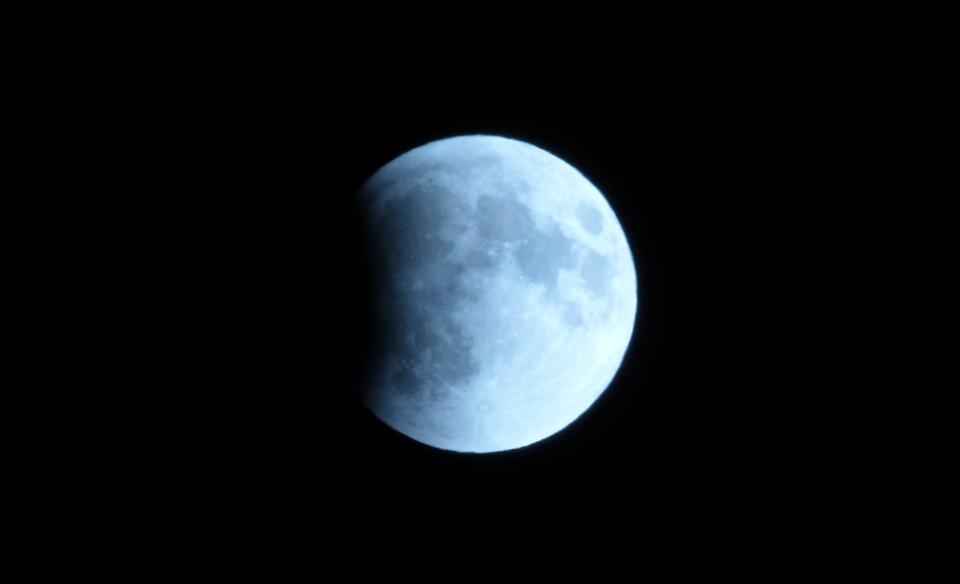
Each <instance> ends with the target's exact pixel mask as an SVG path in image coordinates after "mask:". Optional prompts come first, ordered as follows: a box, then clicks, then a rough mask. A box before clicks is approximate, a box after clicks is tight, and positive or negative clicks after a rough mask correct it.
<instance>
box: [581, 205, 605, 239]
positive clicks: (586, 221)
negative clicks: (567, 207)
mask: <svg viewBox="0 0 960 584" xmlns="http://www.w3.org/2000/svg"><path fill="white" fill-rule="evenodd" d="M577 219H578V220H579V221H580V225H582V226H583V228H584V229H586V230H587V232H588V233H592V234H593V235H597V234H598V233H600V232H601V231H603V215H601V214H600V211H597V210H596V209H595V208H594V207H592V206H590V205H588V204H586V203H580V205H579V206H578V207H577Z"/></svg>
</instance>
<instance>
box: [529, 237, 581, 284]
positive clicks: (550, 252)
mask: <svg viewBox="0 0 960 584" xmlns="http://www.w3.org/2000/svg"><path fill="white" fill-rule="evenodd" d="M573 244H574V242H573V240H571V239H569V238H567V237H564V236H563V234H562V233H560V231H559V230H558V229H556V228H553V229H551V230H550V231H549V232H547V233H544V232H542V231H539V230H536V229H535V230H533V231H532V232H531V233H530V235H529V237H527V239H526V241H524V242H523V243H522V244H520V246H519V247H517V249H516V251H515V252H514V257H515V258H516V260H517V264H518V265H519V266H520V271H521V272H523V274H524V275H525V276H527V277H528V278H530V279H531V280H533V281H534V282H537V283H539V284H543V285H544V286H546V287H547V290H552V289H553V288H555V287H556V285H557V276H558V275H559V274H560V270H561V269H572V268H573V267H574V266H575V265H576V264H575V258H574V256H573Z"/></svg>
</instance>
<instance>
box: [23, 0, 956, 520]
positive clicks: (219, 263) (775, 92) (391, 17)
mask: <svg viewBox="0 0 960 584" xmlns="http://www.w3.org/2000/svg"><path fill="white" fill-rule="evenodd" d="M901 8H902V7H901ZM71 10H75V9H71ZM93 10H94V12H95V13H96V14H99V15H100V16H99V17H97V16H93V17H91V20H95V21H96V24H91V26H90V27H89V28H88V29H87V30H88V31H89V34H84V35H81V36H83V38H82V39H79V38H78V37H76V35H78V34H79V33H77V32H76V30H77V29H72V30H73V31H74V35H73V36H65V37H62V44H60V45H56V44H52V45H48V48H47V50H49V51H50V54H49V55H45V56H44V57H42V58H43V59H44V67H43V68H37V69H36V71H40V72H42V73H43V74H44V76H45V78H46V79H47V80H48V81H49V80H50V79H51V78H54V79H56V80H57V81H56V83H55V84H54V85H55V87H52V88H51V89H50V90H49V91H39V92H38V93H37V95H36V99H34V100H33V101H32V102H31V107H34V108H37V109H36V111H38V112H43V119H44V120H45V122H44V127H48V129H49V130H50V133H48V135H56V136H59V137H60V138H59V139H58V140H57V141H56V142H57V144H58V145H59V146H58V147H59V148H61V149H62V150H61V151H60V152H61V153H64V152H69V153H73V154H72V155H71V156H64V157H63V159H64V160H65V163H64V167H63V172H64V173H65V175H66V174H69V175H70V176H72V177H74V179H75V180H77V181H79V182H80V183H83V184H89V185H94V186H95V188H92V187H91V188H90V189H84V192H91V193H92V195H91V197H90V202H89V203H84V205H87V206H86V207H85V210H86V211H87V212H93V213H95V214H97V215H98V216H99V217H100V218H101V219H102V220H104V221H105V223H106V224H109V225H110V226H111V227H110V229H111V230H116V233H117V235H116V236H114V237H113V238H110V241H113V242H119V244H117V243H113V244H109V245H108V244H107V243H104V249H106V250H109V251H108V257H109V258H110V259H109V260H108V261H107V267H106V268H105V270H106V271H105V273H108V274H111V277H112V278H118V281H120V282H122V283H123V285H122V287H121V288H114V289H113V290H114V292H113V293H112V296H111V298H113V299H114V300H111V302H116V303H118V305H122V306H124V307H127V309H128V310H127V311H126V312H125V314H127V315H128V317H127V318H128V320H127V321H125V322H126V324H125V328H124V330H126V331H128V334H129V335H131V336H130V337H129V338H131V339H132V338H134V337H137V338H139V337H140V336H141V335H142V334H144V333H147V334H146V336H147V337H148V338H149V342H148V343H147V344H146V345H138V344H136V343H133V342H132V341H131V343H126V344H125V347H124V348H123V349H122V354H123V355H125V357H124V358H123V359H121V361H122V362H123V363H124V366H123V367H124V368H125V371H126V373H125V376H124V379H126V380H127V382H126V387H127V390H126V393H125V395H127V396H128V397H126V398H125V399H124V400H120V401H119V402H117V401H110V402H109V403H110V404H111V405H110V406H109V408H108V409H110V411H112V412H114V413H115V414H116V415H115V416H113V418H114V419H121V420H123V421H122V422H121V423H122V424H123V425H124V427H128V433H126V434H125V435H128V436H133V438H130V439H129V440H124V441H123V444H122V445H120V446H114V447H115V448H117V449H118V450H117V453H116V458H115V460H114V462H113V463H111V464H112V468H115V469H116V468H123V469H126V470H125V472H129V473H132V476H139V477H140V478H142V480H143V481H144V482H145V483H147V484H150V485H151V489H155V490H156V492H157V493H161V494H163V493H165V495H164V496H161V497H158V498H156V499H155V501H156V503H155V504H156V505H158V506H159V508H160V509H163V508H164V507H168V508H169V509H170V510H171V512H174V511H175V510H177V509H182V508H183V504H184V503H187V504H188V506H191V505H197V506H199V507H202V508H203V509H205V510H206V511H209V512H211V513H217V514H218V515H222V519H223V521H225V522H226V524H230V525H232V524H233V523H231V522H236V524H237V525H239V524H240V523H243V521H246V520H250V518H251V517H260V516H262V517H267V516H270V515H271V514H272V513H277V514H279V515H285V516H290V515H298V516H299V514H303V515H305V516H309V517H314V518H315V517H327V518H332V517H334V516H336V517H341V516H344V517H350V518H352V519H344V520H343V521H342V522H338V523H336V524H337V525H345V524H350V523H353V522H354V520H355V521H356V522H359V523H360V524H362V525H367V526H378V527H377V528H376V530H380V529H381V528H382V529H388V530H389V529H394V528H395V527H390V526H395V525H405V524H408V522H409V521H413V520H414V519H415V520H416V521H420V522H431V521H449V522H456V521H457V520H458V518H462V517H464V516H475V515H483V513H480V512H478V511H484V512H485V511H490V513H491V515H489V516H488V519H489V520H490V521H501V522H503V521H507V520H508V518H511V517H512V518H516V517H525V516H526V515H525V514H526V513H529V512H531V511H532V510H536V511H537V512H539V513H542V515H543V516H547V517H554V518H556V517H558V516H559V515H564V516H570V517H578V516H584V517H585V516H590V517H594V518H596V517H601V518H602V517H608V518H618V519H617V521H620V520H623V521H626V522H628V523H631V524H637V523H638V522H639V523H642V522H643V521H647V520H649V519H650V518H652V517H658V518H661V519H664V520H666V522H673V523H679V524H686V523H685V522H690V521H698V520H702V519H703V518H705V517H722V518H725V520H732V519H733V518H741V519H742V518H744V517H748V516H749V517H754V518H768V517H778V516H783V514H790V515H802V514H803V513H805V512H807V511H811V510H816V509H821V508H822V506H821V503H822V502H823V500H824V499H825V498H826V499H831V498H832V495H831V494H830V493H832V492H833V491H832V490H831V489H834V488H839V487H836V485H838V484H843V483H844V478H845V477H847V478H848V477H850V476H851V474H852V473H854V472H855V471H854V470H853V469H855V468H857V465H858V464H859V462H858V461H862V460H864V458H865V457H872V456H874V455H876V453H875V452H872V451H871V450H870V448H869V447H865V446H864V445H863V443H862V442H859V441H856V440H854V442H856V446H854V445H853V443H852V442H851V441H850V440H848V438H851V437H852V435H854V434H856V432H855V431H853V430H852V429H850V426H849V423H850V421H851V420H855V419H856V418H857V414H855V413H851V409H850V406H851V405H854V404H858V405H862V404H863V402H862V401H859V398H860V396H861V394H860V392H861V391H862V389H860V388H856V387H855V386H856V385H857V382H856V379H857V377H856V376H855V375H854V373H853V372H852V371H851V368H850V367H849V365H850V364H851V363H854V362H860V361H858V359H859V358H860V355H858V351H859V350H858V348H857V346H856V345H855V343H854V342H853V340H852V338H853V335H854V331H856V332H857V333H862V332H863V331H864V329H863V326H865V325H864V323H866V322H870V319H869V318H867V317H865V316H864V315H863V314H862V310H863V309H864V307H865V306H867V305H869V304H870V303H871V302H872V299H871V297H870V296H869V295H866V294H864V293H863V289H862V288H860V287H858V286H856V285H855V284H856V283H857V282H858V281H859V278H860V275H861V273H862V272H863V271H865V270H868V269H870V268H871V267H873V266H876V264H877V262H878V261H879V259H878V258H877V257H876V255H875V253H874V252H875V248H874V247H873V246H871V245H870V244H869V242H870V241H872V240H873V239H872V238H874V236H875V235H876V232H875V231H874V229H876V228H877V227H878V226H877V224H876V222H875V221H874V219H873V218H874V216H875V211H876V208H877V206H878V205H882V204H883V201H886V200H887V199H888V198H889V195H890V193H892V192H894V191H896V190H898V189H899V187H900V186H901V185H903V184H907V183H908V182H909V181H911V180H912V177H913V174H912V171H911V170H909V169H908V168H907V163H906V162H905V160H906V159H905V158H904V155H903V151H904V145H905V144H921V145H922V143H923V141H922V140H920V139H919V137H918V135H917V134H915V132H917V131H918V128H924V127H929V126H930V125H931V124H935V123H937V122H938V120H939V119H940V118H938V117H937V116H938V115H939V114H936V113H934V112H935V106H936V104H937V101H936V100H937V99H939V97H938V96H940V95H941V94H940V93H938V92H937V91H936V90H935V87H933V86H936V85H937V84H939V83H941V81H939V79H940V78H941V77H939V76H937V75H933V74H931V71H932V70H933V69H935V68H936V67H935V65H934V64H931V63H930V62H929V61H927V60H925V58H923V57H922V56H923V55H930V54H938V53H939V48H938V46H937V43H938V42H940V40H938V39H941V38H943V37H941V36H938V34H934V33H931V34H930V35H920V34H917V35H916V36H915V37H911V38H910V39H904V38H903V37H897V38H900V39H901V40H899V41H898V40H896V38H893V37H895V35H892V34H891V33H890V32H889V31H890V30H891V27H893V26H894V24H895V22H896V21H897V20H898V18H899V16H898V14H897V13H896V12H895V11H894V10H892V9H889V8H887V7H883V6H873V7H870V8H869V10H870V14H872V15H873V20H875V21H877V22H876V23H875V24H872V23H871V19H870V18H865V17H864V15H863V14H862V13H859V12H858V10H859V9H858V8H854V7H852V6H851V5H845V6H843V7H842V9H841V7H836V9H834V10H828V9H825V8H821V9H817V10H815V9H813V8H812V7H811V6H809V5H799V4H782V5H776V6H759V5H758V6H754V5H748V4H736V5H722V4H686V3H678V4H670V3H661V4H648V5H638V4H622V5H621V4H606V5H601V6H593V5H586V4H575V3H574V4H570V3H562V4H557V5H551V4H545V3H524V4H517V5H512V4H492V5H478V4H469V3H468V4H463V3H453V4H451V5H444V6H441V5H432V4H416V5H405V4H397V3H387V4H367V3H357V4H350V3H347V4H333V5H306V4H304V5H294V4H274V5H270V6H267V5H258V4H243V5H234V6H229V7H228V6H226V5H220V4H207V5H189V4H182V5H176V6H161V5H154V4H150V5H139V6H138V7H137V8H132V7H128V8H126V9H123V10H120V9H117V8H115V7H110V6H108V5H99V6H97V7H95V8H93ZM865 10H866V8H865ZM87 16H88V17H90V13H87ZM66 20H67V19H65V21H64V22H63V23H62V26H63V27H64V30H67V29H68V28H70V27H69V26H68V24H67V22H66ZM920 37H922V38H920ZM66 39H75V40H76V42H73V41H70V40H66ZM81 41H82V42H81ZM77 43H80V45H78V44H77ZM908 45H909V46H910V47H912V50H913V52H912V53H910V54H909V55H907V56H904V51H906V50H907V49H906V47H907V46H908ZM78 46H82V47H83V50H77V47H78ZM918 47H919V48H918ZM38 59H41V57H38ZM928 67H929V70H928ZM38 74H39V73H38ZM922 83H930V84H932V85H931V87H930V89H929V91H925V93H924V95H926V96H929V99H928V98H926V97H925V98H923V99H915V95H914V91H913V88H918V87H920V86H921V84H922ZM924 87H927V86H924ZM65 95H69V96H70V98H69V99H65V98H64V96H65ZM470 133H484V134H497V135H502V136H507V137H511V138H517V139H520V140H524V141H528V142H530V143H532V144H535V145H537V146H540V147H542V148H544V149H546V150H547V151H549V152H552V153H554V154H556V155H557V156H559V157H561V158H562V159H564V160H566V161H567V162H569V163H570V164H572V165H573V166H574V167H576V168H577V169H578V170H580V171H581V172H582V173H583V174H584V175H585V176H587V177H588V178H589V179H590V181H592V182H593V183H594V184H595V185H596V186H597V187H598V188H599V189H600V191H601V192H602V193H604V195H605V196H606V198H607V200H608V201H609V203H610V205H611V206H612V207H613V209H614V210H615V212H616V213H617V215H618V217H619V219H620V222H621V224H622V226H623V229H624V231H625V233H626V235H627V239H628V240H629V243H630V245H631V247H632V251H633V255H634V259H635V262H636V266H637V270H638V278H639V306H638V319H637V323H636V328H635V333H634V336H633V340H632V342H631V345H630V347H629V349H628V352H627V354H626V357H625V359H624V361H623V365H622V368H621V369H620V371H619V373H618V374H617V376H616V378H615V380H614V382H613V383H612V385H611V386H610V387H609V388H608V390H607V391H606V392H605V393H604V395H603V396H602V397H601V398H600V399H599V400H598V401H597V402H596V403H595V404H594V405H593V407H591V408H590V409H589V410H588V411H587V412H586V413H585V414H584V415H583V416H582V417H581V418H580V419H578V420H577V421H576V422H575V423H574V424H572V425H571V426H569V427H568V428H567V429H566V430H564V431H562V432H560V433H558V434H556V435H554V436H553V437H551V438H549V439H547V440H545V441H543V442H541V443H538V444H535V445H533V446H531V447H528V448H524V449H521V450H516V451H508V452H503V453H499V454H491V455H464V454H457V453H452V452H445V451H440V450H436V449H432V448H430V447H427V446H424V445H422V444H419V443H416V442H414V441H412V440H410V439H407V438H405V437H404V436H402V435H400V434H397V433H395V432H393V431H392V430H390V429H389V428H387V427H386V426H385V425H383V424H382V423H380V422H379V421H378V420H376V419H375V418H374V417H373V416H372V415H371V414H369V413H368V412H367V411H366V410H364V408H363V407H362V405H361V404H360V403H359V401H357V399H356V395H355V392H356V389H357V384H358V380H359V379H361V378H362V376H363V374H364V372H365V367H366V366H367V364H368V363H369V360H368V359H369V355H367V354H366V353H365V347H366V346H367V343H369V341H370V335H371V332H372V329H371V327H370V322H369V320H368V315H369V308H368V307H367V306H366V304H365V303H366V302H367V300H368V297H369V292H370V289H369V286H375V285H376V281H375V279H374V278H370V277H369V276H370V274H369V273H368V272H367V271H366V270H365V268H364V266H363V263H362V261H361V258H362V251H363V249H364V247H363V246H364V241H363V236H362V233H361V232H360V231H359V229H358V224H357V217H356V214H355V209H354V207H353V201H354V199H353V195H354V193H355V192H356V190H357V189H358V188H359V186H360V185H361V184H362V183H363V181H364V180H365V179H366V178H368V177H369V176H370V175H371V174H372V173H373V172H375V171H376V170H377V169H378V168H379V167H380V166H382V165H383V164H385V163H386V162H388V161H390V160H392V159H393V158H394V157H396V156H398V155H400V154H402V153H403V152H405V151H407V150H409V149H411V148H413V147H416V146H418V145H421V144H424V143H426V142H428V141H431V140H435V139H439V138H444V137H449V136H454V135H458V134H470ZM65 175H64V176H65ZM74 179H72V180H74ZM910 184H913V185H916V184H917V183H915V182H913V183H910ZM78 192H79V191H78ZM91 209H92V211H91ZM117 290H120V291H117ZM868 312H869V311H868ZM123 338H128V337H123ZM136 347H140V348H139V349H137V348H136ZM853 369H856V368H853ZM854 392H855V393H854ZM855 395H856V397H855ZM118 465H119V466H118ZM124 465H129V466H124ZM831 485H833V486H831ZM251 502H252V503H251ZM238 506H241V507H243V508H244V509H246V511H244V513H245V515H241V516H237V515H236V514H234V513H233V512H231V509H236V508H238ZM778 514H779V515H778ZM244 518H246V519H244ZM331 520H332V519H331ZM611 521H612V519H611ZM771 521H774V520H771ZM774 522H775V521H774ZM507 524H509V521H507ZM507 529H509V527H508V528H507ZM401 531H402V530H401Z"/></svg>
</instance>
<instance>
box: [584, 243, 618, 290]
mask: <svg viewBox="0 0 960 584" xmlns="http://www.w3.org/2000/svg"><path fill="white" fill-rule="evenodd" d="M580 275H581V276H583V279H584V282H586V286H587V290H589V291H590V292H592V293H594V294H596V295H597V296H606V295H607V293H608V292H609V290H610V284H611V282H612V280H613V275H614V273H613V264H612V263H611V262H610V260H609V259H607V258H605V257H603V256H602V255H600V254H598V253H596V252H594V251H588V252H587V254H586V255H585V256H584V258H583V264H582V265H581V266H580Z"/></svg>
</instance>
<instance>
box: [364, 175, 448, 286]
mask: <svg viewBox="0 0 960 584" xmlns="http://www.w3.org/2000/svg"><path fill="white" fill-rule="evenodd" d="M460 218H462V210H461V209H459V208H458V205H457V200H456V198H455V197H454V195H453V194H452V193H451V192H450V191H449V190H448V189H446V188H444V187H441V186H439V185H434V184H428V185H418V186H416V187H412V188H411V189H410V190H409V191H408V192H407V193H405V194H404V195H402V196H400V197H397V198H395V199H392V200H390V201H389V202H388V203H387V205H386V207H385V212H384V214H383V217H382V219H381V220H380V221H379V224H378V225H377V226H376V233H375V237H376V240H377V243H378V245H377V247H378V251H379V252H380V253H381V254H382V257H383V258H384V259H385V260H386V262H387V264H388V266H389V269H394V270H395V269H398V268H402V267H404V266H416V265H422V264H428V263H434V262H438V261H441V260H443V259H444V258H445V257H447V256H448V255H450V253H451V252H452V251H453V247H454V245H453V242H451V241H448V240H446V239H444V238H442V237H441V229H442V228H443V227H444V226H445V225H447V224H448V223H449V222H450V221H457V220H458V219H460Z"/></svg>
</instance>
